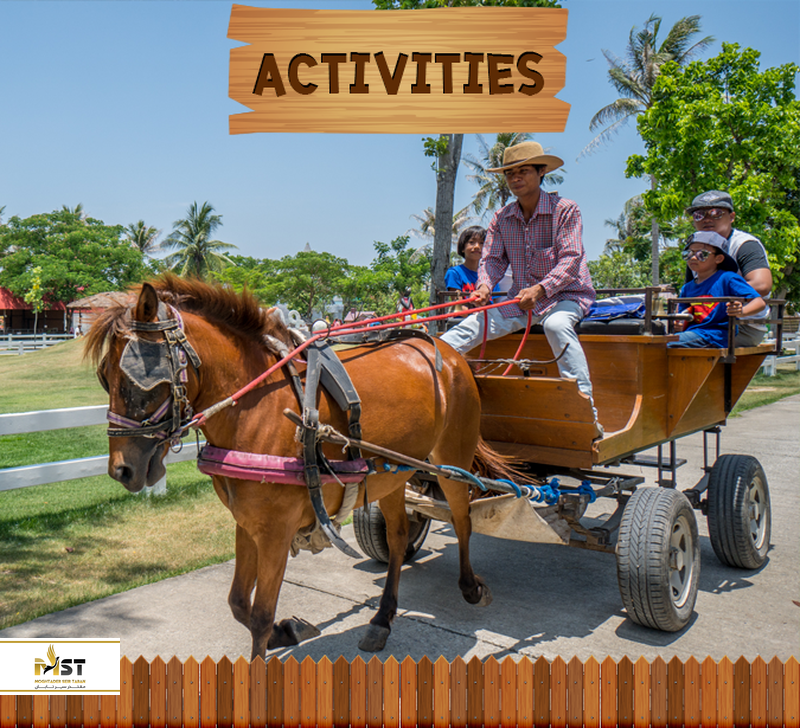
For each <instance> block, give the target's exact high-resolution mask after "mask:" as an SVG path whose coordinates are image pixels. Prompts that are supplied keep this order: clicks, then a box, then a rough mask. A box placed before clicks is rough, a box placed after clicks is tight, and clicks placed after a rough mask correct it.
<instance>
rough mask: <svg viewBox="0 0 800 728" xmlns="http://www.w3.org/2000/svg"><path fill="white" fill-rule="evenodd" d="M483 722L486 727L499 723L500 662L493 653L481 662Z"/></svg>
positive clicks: (491, 727) (493, 726) (490, 727)
mask: <svg viewBox="0 0 800 728" xmlns="http://www.w3.org/2000/svg"><path fill="white" fill-rule="evenodd" d="M483 723H484V725H485V726H486V728H497V726H499V725H500V663H499V662H498V661H497V659H496V658H495V657H494V655H492V656H491V657H489V658H488V659H487V660H486V662H484V663H483Z"/></svg>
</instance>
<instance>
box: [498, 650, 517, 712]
mask: <svg viewBox="0 0 800 728" xmlns="http://www.w3.org/2000/svg"><path fill="white" fill-rule="evenodd" d="M500 723H501V725H503V726H516V725H518V721H517V663H516V662H515V661H514V658H513V657H511V655H506V656H505V657H504V658H503V661H502V662H501V663H500Z"/></svg>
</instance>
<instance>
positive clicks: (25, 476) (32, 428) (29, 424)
mask: <svg viewBox="0 0 800 728" xmlns="http://www.w3.org/2000/svg"><path fill="white" fill-rule="evenodd" d="M106 412H108V405H98V406H96V407H70V408H68V409H55V410H42V411H40V412H18V413H13V414H5V415H0V436H2V435H21V434H24V433H28V432H46V431H50V430H62V429H66V428H68V427H87V426H89V425H101V424H106V422H107V420H106ZM202 444H203V443H201V445H202ZM196 457H197V444H196V443H194V442H186V443H184V446H183V449H182V450H181V451H180V452H178V453H174V452H169V453H168V455H167V457H166V459H165V461H164V462H166V463H177V462H181V461H185V460H194V459H195V458H196ZM106 472H108V455H98V456H96V457H88V458H77V459H75V460H61V461H59V462H54V463H41V464H39V465H23V466H21V467H17V468H6V469H5V470H0V491H4V490H15V489H16V488H27V487H29V486H31V485H47V484H49V483H60V482H62V481H64V480H75V479H77V478H88V477H90V476H92V475H103V474H105V473H106ZM166 490H167V483H166V476H165V477H164V478H162V479H161V481H159V482H158V483H156V485H154V486H153V488H152V490H151V489H148V491H147V492H153V493H156V494H159V493H165V492H166Z"/></svg>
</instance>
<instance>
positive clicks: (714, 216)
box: [692, 207, 728, 222]
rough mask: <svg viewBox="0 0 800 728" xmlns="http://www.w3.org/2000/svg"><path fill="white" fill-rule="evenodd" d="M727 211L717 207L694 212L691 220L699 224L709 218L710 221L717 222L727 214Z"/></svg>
mask: <svg viewBox="0 0 800 728" xmlns="http://www.w3.org/2000/svg"><path fill="white" fill-rule="evenodd" d="M727 212H728V210H722V209H720V208H719V207H710V208H709V209H707V210H695V211H694V212H693V213H692V220H694V221H695V222H700V221H701V220H705V219H706V218H709V219H710V220H719V219H720V218H721V217H722V216H723V215H725V214H727Z"/></svg>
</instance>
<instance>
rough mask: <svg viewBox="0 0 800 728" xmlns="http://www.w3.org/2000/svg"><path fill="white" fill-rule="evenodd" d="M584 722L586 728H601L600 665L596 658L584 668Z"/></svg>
mask: <svg viewBox="0 0 800 728" xmlns="http://www.w3.org/2000/svg"><path fill="white" fill-rule="evenodd" d="M583 720H584V725H585V726H586V728H600V663H599V662H598V661H597V660H596V659H595V658H594V656H592V657H590V658H589V659H588V660H587V661H586V664H585V665H584V667H583Z"/></svg>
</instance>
